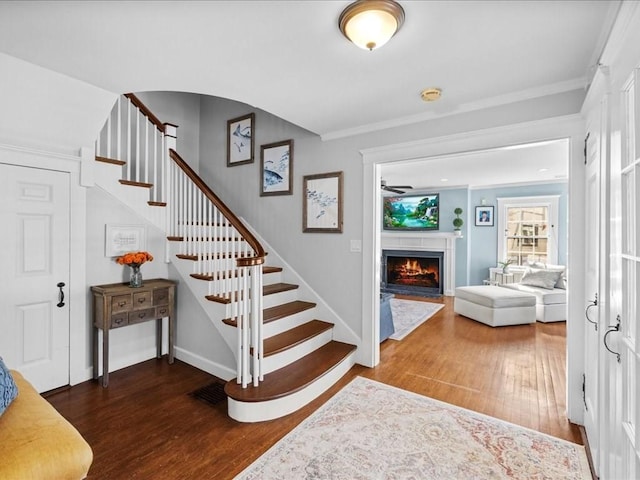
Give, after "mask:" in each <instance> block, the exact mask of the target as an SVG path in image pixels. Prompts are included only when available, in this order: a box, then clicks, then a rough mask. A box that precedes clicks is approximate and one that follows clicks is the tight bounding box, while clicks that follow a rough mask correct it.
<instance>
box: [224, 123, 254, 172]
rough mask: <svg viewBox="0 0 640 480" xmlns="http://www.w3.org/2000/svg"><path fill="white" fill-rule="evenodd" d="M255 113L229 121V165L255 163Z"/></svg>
mask: <svg viewBox="0 0 640 480" xmlns="http://www.w3.org/2000/svg"><path fill="white" fill-rule="evenodd" d="M254 122H255V114H253V113H250V114H248V115H245V116H243V117H238V118H234V119H232V120H229V121H227V167H235V166H236V165H244V164H245V163H253V134H254V125H253V124H254Z"/></svg>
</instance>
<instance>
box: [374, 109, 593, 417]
mask: <svg viewBox="0 0 640 480" xmlns="http://www.w3.org/2000/svg"><path fill="white" fill-rule="evenodd" d="M583 132H584V130H583V125H582V123H581V121H580V118H578V116H570V117H566V118H562V119H552V120H546V121H541V122H530V123H523V124H519V125H517V126H515V127H514V126H513V125H512V126H509V127H497V128H493V129H487V130H482V131H479V132H471V133H465V134H456V135H451V136H447V137H442V138H436V139H428V140H425V141H424V142H422V143H420V144H417V143H411V144H406V145H404V144H398V145H393V146H383V147H379V148H372V149H370V150H364V151H362V154H363V164H364V168H363V171H364V199H365V205H367V204H370V205H371V207H370V208H368V209H367V208H365V212H364V216H363V217H364V218H363V231H365V232H372V235H371V238H367V235H365V236H364V241H363V276H364V279H363V280H364V288H365V290H364V294H363V324H362V329H363V348H362V353H363V359H364V360H365V364H367V365H371V366H374V365H377V364H378V363H379V361H380V351H379V344H378V339H379V331H378V329H379V324H378V322H379V295H380V278H381V260H380V259H381V257H380V253H381V249H382V247H381V245H382V232H381V218H382V217H381V214H382V212H381V202H380V199H381V196H382V192H381V190H380V181H381V179H382V178H383V177H387V174H388V172H389V171H390V170H389V168H390V167H391V166H392V165H395V166H397V165H401V164H413V166H414V168H413V171H414V172H415V171H419V169H418V168H417V167H416V165H418V164H419V165H420V167H421V169H424V170H427V171H428V173H429V175H430V176H431V178H432V182H431V184H430V185H433V184H435V183H436V182H438V183H440V185H442V186H441V187H440V189H439V191H440V192H446V191H448V190H455V188H451V187H452V184H453V182H452V181H451V180H452V179H451V178H449V179H448V180H449V181H448V182H445V181H444V180H445V177H441V176H440V169H438V168H436V167H437V166H438V165H439V164H443V165H446V164H451V165H454V166H456V167H457V171H458V172H462V171H463V170H464V167H465V165H466V163H465V161H469V159H470V158H476V159H477V158H478V157H477V155H480V154H484V153H488V152H497V151H501V152H502V151H504V152H512V153H514V154H515V155H523V154H524V152H526V151H527V147H528V146H530V145H531V144H540V145H544V144H548V143H550V142H552V141H556V140H562V141H564V144H565V145H566V150H565V155H564V158H563V159H562V161H563V164H564V165H565V169H566V175H565V178H564V182H565V183H566V184H567V190H568V191H569V192H573V195H574V197H573V198H579V196H580V195H582V187H581V177H580V175H581V173H580V172H581V170H580V168H581V166H582V164H583V158H582V157H581V149H582V147H583V145H582V144H583V138H582V137H583ZM531 163H532V168H533V167H534V166H536V164H535V163H534V162H531ZM482 165H484V169H485V170H489V168H488V165H489V164H487V163H484V162H478V165H477V166H478V167H481V166H482ZM514 165H515V164H514ZM540 168H541V167H538V169H537V170H539V169H540ZM479 170H482V168H479ZM479 170H478V171H479ZM502 170H504V168H503V169H501V170H499V171H495V175H494V177H495V179H496V183H495V185H498V184H499V183H498V181H497V179H498V178H499V177H500V176H501V175H502ZM537 170H536V171H537ZM576 172H577V173H576ZM540 173H542V172H540ZM460 176H461V175H458V176H457V177H454V178H456V179H457V178H459V177H460ZM531 178H533V175H532V176H530V177H529V178H528V181H531ZM385 180H386V181H387V183H389V184H396V183H397V182H396V180H389V179H388V178H385ZM413 180H416V181H415V182H414V181H413ZM413 180H412V183H413V185H412V186H414V187H416V188H414V189H413V190H412V193H415V190H418V187H423V185H421V184H419V183H417V177H415V176H414V177H413ZM556 181H560V179H556ZM412 183H408V185H411V184H412ZM447 184H448V185H449V187H448V188H447V187H445V186H444V185H447ZM501 185H502V184H501ZM505 185H508V184H505ZM512 186H513V185H512ZM513 187H514V188H515V189H517V188H518V186H517V185H515V186H513ZM428 190H429V193H431V192H432V190H433V187H430V188H428ZM467 191H468V192H469V193H468V195H466V196H465V199H466V203H465V204H463V205H462V208H463V209H464V210H466V211H467V212H472V211H473V210H474V207H476V206H479V205H482V204H483V199H482V198H481V197H478V196H477V195H476V194H477V192H478V190H477V189H474V188H467ZM487 204H488V202H487ZM457 206H459V205H453V206H449V207H448V208H450V209H451V210H453V208H454V207H457ZM446 208H447V207H444V206H442V210H441V211H442V212H445V209H446ZM572 211H573V215H572V213H571V212H572ZM567 212H568V213H567V217H568V218H567V220H566V221H567V226H568V228H569V229H570V228H571V225H570V223H571V222H574V223H575V222H578V224H579V222H580V220H579V218H580V211H579V208H577V205H574V204H571V205H568V206H567ZM446 213H447V212H445V213H442V215H446ZM449 213H450V215H451V216H450V219H449V220H446V219H444V217H441V218H440V225H441V231H440V232H434V233H435V234H438V233H439V234H442V233H443V232H442V229H444V228H445V226H446V227H447V228H450V229H451V230H453V226H451V227H448V224H449V223H450V222H451V220H452V219H453V218H454V216H453V214H452V213H451V212H449ZM465 220H466V222H465V223H466V225H465V227H463V231H462V239H461V240H458V241H457V242H458V244H457V246H456V248H457V249H458V250H463V251H464V252H465V253H466V252H469V251H472V250H474V249H475V248H476V247H474V246H473V245H471V244H470V242H469V236H470V235H469V229H474V230H473V232H472V233H473V235H471V237H473V241H474V242H475V241H476V239H477V240H478V241H477V242H476V244H475V245H476V246H477V245H482V244H483V236H493V238H494V242H495V240H496V239H497V234H498V233H497V231H496V227H495V226H494V227H493V228H486V227H476V226H475V224H474V220H473V215H472V214H470V216H467V217H466V218H465ZM434 233H432V235H433V234H434ZM476 234H477V235H478V236H477V237H476ZM566 245H567V250H571V251H581V249H582V248H583V240H581V239H580V238H576V237H569V235H568V234H567V238H566ZM496 250H497V249H493V251H494V253H493V255H494V256H495V254H496V253H495V251H496ZM495 261H496V259H495V258H494V259H493V260H492V263H491V264H486V265H484V266H482V267H478V266H477V265H475V264H474V263H473V259H472V258H468V259H466V260H465V261H464V263H465V265H464V268H465V270H464V271H463V274H462V276H458V278H457V280H456V284H459V285H464V284H469V283H466V282H467V281H469V279H468V278H465V275H468V272H469V271H471V270H472V269H473V270H474V271H478V272H480V271H482V276H483V277H482V278H480V279H479V280H478V281H479V282H480V283H481V282H482V279H483V278H486V276H487V275H488V272H486V273H484V271H483V269H484V268H487V270H488V267H491V266H495ZM567 263H568V265H567V266H568V270H570V271H571V272H572V276H577V277H578V279H577V280H576V283H575V285H574V287H575V289H576V291H575V293H574V294H573V295H571V296H570V297H571V298H570V301H569V304H568V312H569V315H570V314H571V312H574V315H578V312H579V310H580V309H581V308H582V302H583V300H584V299H583V296H584V295H583V294H582V283H581V282H582V279H580V277H581V276H582V273H583V266H581V265H579V264H575V265H574V264H573V263H572V262H571V259H568V260H567ZM467 264H468V265H467ZM474 283H477V281H474ZM570 289H571V286H570ZM445 295H446V294H445ZM572 327H573V326H572V325H569V326H568V333H567V338H568V340H567V350H568V352H569V355H568V360H567V370H568V372H569V375H568V398H569V408H568V412H569V417H570V418H572V417H573V416H575V417H579V416H580V413H579V411H580V408H581V404H580V397H579V393H578V392H579V391H580V386H579V385H578V382H577V381H576V379H575V376H576V373H575V372H579V371H581V369H582V359H581V358H580V357H581V355H580V353H579V352H580V349H581V337H580V335H581V334H580V331H581V330H580V329H578V330H580V331H575V328H574V329H573V330H572Z"/></svg>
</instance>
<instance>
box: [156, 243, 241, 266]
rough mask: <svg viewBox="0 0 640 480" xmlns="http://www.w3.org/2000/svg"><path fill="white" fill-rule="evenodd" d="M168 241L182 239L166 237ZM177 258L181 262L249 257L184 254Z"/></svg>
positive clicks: (237, 254) (226, 254) (225, 254)
mask: <svg viewBox="0 0 640 480" xmlns="http://www.w3.org/2000/svg"><path fill="white" fill-rule="evenodd" d="M167 239H168V240H172V239H174V240H178V241H182V237H167ZM176 257H177V258H180V259H182V260H194V261H195V260H198V259H202V260H209V259H211V258H213V259H221V258H249V255H245V254H244V253H235V254H233V256H231V255H229V254H228V253H218V254H216V255H209V254H203V255H200V256H198V255H190V254H186V253H177V254H176Z"/></svg>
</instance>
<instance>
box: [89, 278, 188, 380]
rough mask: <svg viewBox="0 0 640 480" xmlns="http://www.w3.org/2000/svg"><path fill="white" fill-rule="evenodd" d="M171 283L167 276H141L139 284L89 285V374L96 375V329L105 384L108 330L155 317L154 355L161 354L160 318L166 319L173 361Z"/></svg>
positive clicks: (170, 358) (172, 296)
mask: <svg viewBox="0 0 640 480" xmlns="http://www.w3.org/2000/svg"><path fill="white" fill-rule="evenodd" d="M175 286H176V283H175V282H173V281H171V280H166V279H162V278H157V279H153V280H145V281H144V285H143V286H142V287H140V288H131V287H129V284H128V283H112V284H109V285H96V286H93V287H91V291H92V292H93V329H92V330H93V378H94V379H97V378H98V372H99V368H98V367H99V365H98V336H99V332H98V330H102V386H103V387H107V386H108V385H109V331H110V330H112V329H114V328H120V327H126V326H127V325H134V324H136V323H142V322H148V321H150V320H156V343H157V357H158V358H160V357H161V356H162V319H163V318H168V319H169V363H173V336H174V331H175V316H174V307H175Z"/></svg>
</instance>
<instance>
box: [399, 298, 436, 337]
mask: <svg viewBox="0 0 640 480" xmlns="http://www.w3.org/2000/svg"><path fill="white" fill-rule="evenodd" d="M390 304H391V315H392V317H393V327H394V328H395V333H394V334H393V335H391V336H390V337H389V338H391V339H392V340H402V339H403V338H404V337H406V336H407V335H409V334H410V333H411V332H413V331H414V330H415V329H416V328H418V327H419V326H420V325H422V324H423V323H424V322H426V321H427V320H429V319H430V318H431V317H432V316H433V315H435V314H436V312H438V311H439V310H440V309H441V308H443V307H444V304H442V303H433V302H420V301H415V300H404V299H400V298H392V299H391V300H390Z"/></svg>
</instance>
